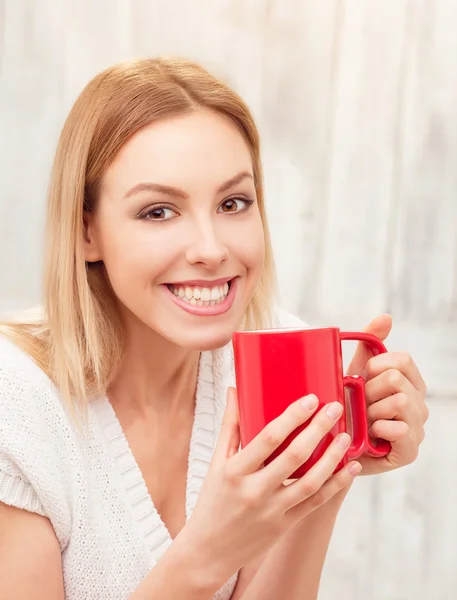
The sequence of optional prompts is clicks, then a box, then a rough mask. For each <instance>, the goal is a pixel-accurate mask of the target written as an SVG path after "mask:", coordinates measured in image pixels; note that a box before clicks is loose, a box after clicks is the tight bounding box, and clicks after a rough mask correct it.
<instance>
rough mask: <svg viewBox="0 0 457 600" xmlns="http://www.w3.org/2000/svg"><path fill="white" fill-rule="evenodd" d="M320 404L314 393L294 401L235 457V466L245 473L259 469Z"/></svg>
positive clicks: (233, 460)
mask: <svg viewBox="0 0 457 600" xmlns="http://www.w3.org/2000/svg"><path fill="white" fill-rule="evenodd" d="M318 406H319V401H318V399H317V398H316V396H314V395H313V394H311V395H310V396H306V397H305V398H303V399H302V400H298V401H297V402H293V403H292V404H291V405H290V406H288V407H287V408H286V410H285V411H284V412H283V413H282V414H281V415H280V416H279V417H277V418H276V419H274V420H273V421H271V422H270V423H268V425H266V427H264V428H263V430H262V431H261V432H260V433H259V435H257V436H256V437H255V438H254V439H253V440H252V441H251V442H250V443H249V444H247V446H246V447H245V448H243V450H242V451H241V452H239V453H238V454H237V455H236V456H234V457H233V459H232V462H233V466H234V468H235V469H237V470H238V472H240V473H243V474H245V475H247V474H249V473H254V472H255V471H258V469H259V468H260V467H262V466H263V464H264V462H265V461H266V460H267V458H269V456H270V455H271V454H272V453H273V452H274V451H275V450H277V449H278V448H279V446H280V445H281V444H282V443H283V442H284V441H285V440H286V439H287V438H288V437H289V435H290V434H291V433H293V432H294V431H295V430H296V429H297V427H300V425H303V424H304V423H306V421H308V419H310V418H311V417H312V415H313V414H314V413H315V412H316V409H317V407H318ZM284 479H285V478H284Z"/></svg>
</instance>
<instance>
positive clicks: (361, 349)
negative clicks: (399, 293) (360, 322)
mask: <svg viewBox="0 0 457 600" xmlns="http://www.w3.org/2000/svg"><path fill="white" fill-rule="evenodd" d="M391 329H392V317H391V316H390V315H387V314H382V315H379V316H378V317H376V318H374V319H373V320H372V321H371V322H370V323H369V324H368V326H367V327H366V328H365V329H364V332H365V333H371V334H372V335H375V336H376V337H378V338H379V339H380V340H381V341H384V340H385V339H386V338H387V336H388V335H389V333H390V331H391ZM372 356H373V352H372V351H371V350H370V346H369V345H368V344H366V343H364V342H359V343H358V344H357V349H356V351H355V354H354V356H353V358H352V360H351V362H350V364H349V367H348V370H347V375H363V373H364V370H365V366H366V364H367V362H368V360H369V359H370V358H371V357H372Z"/></svg>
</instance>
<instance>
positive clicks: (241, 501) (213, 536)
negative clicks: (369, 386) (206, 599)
mask: <svg viewBox="0 0 457 600" xmlns="http://www.w3.org/2000/svg"><path fill="white" fill-rule="evenodd" d="M317 404H318V402H317V399H316V397H315V396H307V397H306V398H305V399H303V401H297V402H295V403H293V404H291V405H290V406H289V407H288V408H287V409H286V410H285V411H284V412H283V413H282V415H280V416H279V417H278V418H277V419H275V420H274V421H272V422H271V423H269V424H268V425H267V426H266V427H265V428H264V429H263V431H261V432H260V434H259V435H258V436H257V437H256V438H255V439H254V440H252V441H251V443H249V444H248V445H247V446H246V447H245V448H243V449H242V450H239V446H240V433H239V421H238V409H237V402H236V392H235V390H234V389H233V388H231V389H229V392H228V398H227V408H226V412H225V415H224V420H223V423H222V428H221V432H220V435H219V440H218V442H217V446H216V449H215V452H214V456H213V460H212V462H211V465H210V468H209V470H208V474H207V476H206V478H205V481H204V483H203V487H202V490H201V492H200V496H199V498H198V501H197V504H196V507H195V509H194V512H193V514H192V516H191V517H190V519H189V521H188V522H187V524H186V526H185V527H184V529H183V533H184V537H185V540H186V543H188V544H189V548H188V552H191V553H192V555H193V556H195V555H196V554H198V556H199V557H200V560H199V562H200V563H201V564H205V565H207V566H208V569H211V572H212V574H213V576H214V577H215V581H217V582H219V585H220V584H221V583H223V582H224V581H225V580H226V579H227V578H228V577H230V576H231V575H232V574H233V573H235V572H236V571H237V570H238V569H240V568H241V567H243V566H244V565H246V564H247V563H248V562H250V561H251V560H254V559H256V558H257V557H259V556H261V555H263V554H264V553H265V552H266V551H267V550H268V549H269V548H270V547H271V546H272V545H273V544H275V542H276V541H278V539H279V538H280V537H281V536H282V535H284V534H285V533H286V532H287V531H288V530H289V529H291V528H292V527H293V526H294V525H295V524H296V523H297V522H298V521H300V520H301V519H303V518H304V517H306V516H307V515H309V514H310V513H311V512H313V511H314V510H316V509H317V508H319V507H320V506H322V505H323V504H324V503H326V502H327V501H328V500H330V499H331V498H333V497H334V496H335V495H336V494H337V493H338V492H339V491H340V490H342V489H344V488H346V487H347V486H349V485H350V484H351V483H352V481H353V480H354V477H355V476H356V475H357V473H358V472H359V471H360V465H359V464H358V463H357V462H351V463H349V464H348V465H346V466H345V467H344V468H343V469H341V470H340V471H339V472H338V473H336V474H335V475H332V474H333V472H334V471H335V469H336V467H337V465H338V464H339V462H340V460H341V459H342V457H343V455H344V454H345V452H346V451H347V449H348V446H349V443H350V438H349V436H348V434H346V433H343V434H340V435H339V436H337V437H336V438H335V440H333V442H332V443H331V445H330V446H329V448H328V449H327V451H326V452H325V454H324V455H323V457H322V458H321V459H320V460H319V461H318V462H317V463H316V464H315V465H314V466H313V467H312V468H311V469H310V470H309V471H308V473H306V474H305V475H304V476H303V477H301V478H299V479H297V480H295V481H294V482H293V483H291V484H290V485H287V486H285V485H284V482H285V481H286V480H287V479H288V478H289V477H290V476H291V475H292V474H293V473H294V472H295V470H296V469H297V468H298V467H299V466H301V465H302V464H303V463H304V462H305V461H306V460H307V459H308V458H309V456H310V455H311V454H312V452H313V451H314V449H315V448H316V446H317V445H318V443H319V442H320V440H321V439H322V438H323V437H324V436H325V435H326V434H327V433H328V432H329V431H330V430H331V429H332V428H333V427H334V426H335V424H336V423H337V421H338V419H339V418H340V416H341V415H340V414H337V415H334V416H331V415H328V414H327V406H325V407H324V408H322V409H321V410H320V411H319V412H318V413H317V414H316V415H315V416H314V417H313V419H312V421H311V422H310V423H309V425H308V426H307V427H306V428H305V429H304V430H303V431H302V432H301V433H300V434H299V435H298V436H296V438H295V439H294V440H293V441H292V442H291V443H290V445H289V446H288V447H287V448H286V449H285V450H284V451H283V452H282V453H281V454H280V455H279V456H277V457H276V458H275V459H274V460H273V461H272V462H271V463H269V464H268V465H267V466H264V462H265V460H266V459H267V458H268V457H269V456H270V455H271V454H272V452H273V451H274V450H276V449H277V448H278V447H279V446H280V445H281V443H282V442H283V441H284V440H285V439H286V438H287V437H288V436H289V434H291V433H292V432H293V431H294V430H295V429H296V428H297V427H299V426H300V425H302V424H303V423H305V422H306V421H308V420H309V419H311V417H312V416H313V414H314V413H315V411H316V408H317ZM331 406H334V407H338V408H341V405H340V404H339V403H338V402H337V403H333V404H332V405H331ZM184 530H185V531H184ZM216 589H217V588H216Z"/></svg>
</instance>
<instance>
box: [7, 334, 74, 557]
mask: <svg viewBox="0 0 457 600" xmlns="http://www.w3.org/2000/svg"><path fill="white" fill-rule="evenodd" d="M73 446H74V434H73V432H72V427H71V424H70V420H69V418H68V416H67V413H66V410H65V408H64V406H63V404H62V402H61V400H60V398H59V395H58V393H57V390H56V389H55V386H54V385H53V383H52V382H51V381H50V379H49V378H48V377H47V375H46V374H45V373H44V372H43V371H42V370H41V369H40V368H39V367H38V365H36V364H35V362H34V361H33V360H32V358H31V357H30V356H28V355H27V354H26V353H25V352H23V351H22V350H21V349H20V348H19V347H18V346H16V345H15V344H14V343H13V342H11V341H10V340H9V339H7V338H6V337H4V336H0V500H1V501H3V502H5V503H6V504H9V505H12V506H16V507H18V508H22V509H25V510H28V511H30V512H36V513H38V514H41V515H43V516H47V517H48V518H49V519H50V520H51V522H52V523H53V525H54V528H55V529H56V534H57V535H58V538H59V541H60V542H61V545H65V540H66V537H67V532H68V524H69V522H70V517H69V502H68V498H67V494H66V483H65V478H66V477H67V472H68V461H69V460H71V456H70V455H69V454H71V448H72V447H73Z"/></svg>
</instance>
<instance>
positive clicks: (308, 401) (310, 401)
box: [300, 394, 319, 410]
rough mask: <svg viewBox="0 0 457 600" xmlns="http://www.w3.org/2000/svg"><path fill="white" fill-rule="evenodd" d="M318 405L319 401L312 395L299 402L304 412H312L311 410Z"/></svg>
mask: <svg viewBox="0 0 457 600" xmlns="http://www.w3.org/2000/svg"><path fill="white" fill-rule="evenodd" d="M318 403H319V401H318V399H317V396H315V395H314V394H311V396H306V398H303V399H302V400H300V404H301V405H302V406H303V407H304V408H306V410H312V409H313V408H316V406H317V405H318Z"/></svg>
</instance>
